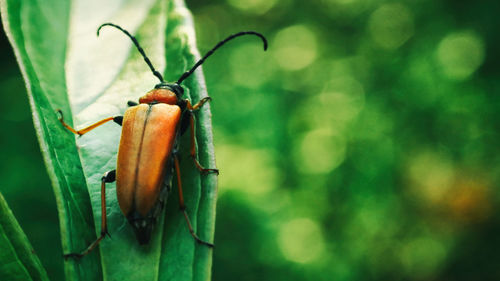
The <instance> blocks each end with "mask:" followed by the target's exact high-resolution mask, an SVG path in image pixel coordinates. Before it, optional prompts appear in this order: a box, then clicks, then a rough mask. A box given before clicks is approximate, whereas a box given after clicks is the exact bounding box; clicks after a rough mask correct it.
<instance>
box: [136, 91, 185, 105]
mask: <svg viewBox="0 0 500 281" xmlns="http://www.w3.org/2000/svg"><path fill="white" fill-rule="evenodd" d="M139 103H166V104H171V105H175V104H177V96H176V95H175V93H174V92H173V91H171V90H169V89H162V88H160V89H153V90H151V91H149V92H148V93H147V94H145V95H144V96H142V97H141V98H140V99H139Z"/></svg>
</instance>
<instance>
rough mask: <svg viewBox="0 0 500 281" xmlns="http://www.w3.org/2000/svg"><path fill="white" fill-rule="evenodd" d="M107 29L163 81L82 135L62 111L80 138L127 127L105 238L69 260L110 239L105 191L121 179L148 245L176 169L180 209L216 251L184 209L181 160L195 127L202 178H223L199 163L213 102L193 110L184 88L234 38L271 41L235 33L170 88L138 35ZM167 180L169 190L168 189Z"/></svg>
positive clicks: (124, 203) (126, 203) (127, 206)
mask: <svg viewBox="0 0 500 281" xmlns="http://www.w3.org/2000/svg"><path fill="white" fill-rule="evenodd" d="M104 26H112V27H115V28H117V29H119V30H121V31H122V32H123V33H125V34H126V35H127V36H128V37H129V38H130V39H131V40H132V42H133V43H134V45H135V46H136V47H137V50H138V51H139V52H140V53H141V55H142V56H143V58H144V61H145V62H146V63H147V65H148V66H149V68H150V69H151V71H152V72H153V74H154V75H155V76H156V77H158V79H159V80H160V83H159V84H157V85H156V86H155V88H154V89H153V90H151V91H149V92H148V93H147V94H146V95H144V96H143V97H141V98H140V99H139V104H137V103H135V102H129V103H128V105H129V106H131V108H129V109H127V110H126V111H125V114H124V115H123V116H114V117H109V118H105V119H103V120H101V121H99V122H97V123H95V124H93V125H90V126H88V127H86V128H84V129H81V130H75V129H73V128H72V127H70V126H69V125H68V124H66V123H65V122H64V119H63V114H62V112H61V111H60V110H59V111H58V112H59V114H60V116H59V121H61V123H62V125H63V126H64V127H66V128H67V129H68V130H69V131H71V132H72V133H74V134H77V135H83V134H85V133H87V132H89V131H91V130H93V129H95V128H97V127H98V126H100V125H102V124H104V123H106V122H109V121H114V122H115V123H117V124H119V125H122V134H121V139H120V147H119V149H118V159H117V166H116V170H112V171H109V172H106V173H105V174H104V175H103V177H102V179H101V213H102V215H101V235H100V236H99V237H98V238H97V239H96V240H95V241H94V242H93V243H92V244H90V245H89V246H88V248H87V249H85V250H84V251H83V252H81V253H70V254H66V255H64V256H65V257H66V258H69V257H75V258H79V257H83V256H85V255H86V254H88V253H89V252H90V251H92V249H94V248H95V247H96V246H97V245H98V244H99V243H100V242H101V240H102V239H104V237H105V236H106V234H108V235H109V233H108V228H107V221H106V197H105V187H106V183H111V182H114V181H115V180H116V195H117V197H118V203H119V205H120V209H121V211H122V212H123V214H124V215H125V216H126V217H127V219H128V221H129V223H130V224H131V225H132V228H133V229H134V232H135V234H136V237H137V240H138V241H139V243H140V244H146V243H148V242H149V240H150V238H151V232H152V229H153V226H154V224H155V221H156V218H157V217H158V215H159V213H160V211H161V210H162V209H163V206H164V204H165V201H166V196H167V194H168V191H169V189H170V186H171V179H172V175H173V171H174V170H175V173H176V175H177V183H178V188H179V205H180V210H181V211H182V212H183V214H184V218H185V219H186V223H187V226H188V228H189V232H190V233H191V235H192V236H193V238H194V239H195V240H196V241H198V242H199V243H201V244H204V245H207V246H209V247H213V244H211V243H209V242H206V241H203V240H201V239H199V238H198V236H197V235H196V233H195V232H194V230H193V228H192V226H191V223H190V221H189V217H188V215H187V212H186V206H185V205H184V198H183V194H182V184H181V177H180V171H179V157H178V155H177V153H178V146H179V136H180V135H181V134H183V133H184V131H185V129H187V126H183V125H184V124H189V126H190V131H191V153H190V154H191V158H192V159H193V161H194V164H195V165H196V167H197V168H198V169H199V170H200V172H202V173H217V174H218V173H219V171H218V170H217V169H206V168H204V167H203V166H201V165H200V163H199V162H198V160H197V159H196V154H197V153H196V147H195V135H194V115H193V112H194V111H196V110H198V109H199V108H200V107H201V106H203V104H205V103H206V102H207V101H208V100H210V97H205V98H203V99H201V100H200V101H199V102H198V103H196V104H195V105H192V104H191V102H190V101H189V100H188V99H182V95H183V93H184V90H183V88H182V87H181V86H180V84H181V83H182V81H184V79H186V78H187V77H188V76H189V75H191V74H192V73H193V72H194V70H195V69H196V68H197V67H198V66H200V65H201V64H202V63H203V62H204V61H205V59H207V58H208V57H209V56H210V55H212V53H213V52H214V51H215V50H216V49H218V48H219V47H221V46H222V45H223V44H225V43H226V42H228V41H229V40H231V39H233V38H236V37H238V36H242V35H247V34H249V35H256V36H258V37H260V38H261V39H262V41H263V42H264V50H266V49H267V41H266V39H265V37H264V36H263V35H261V34H260V33H257V32H254V31H245V32H239V33H236V34H233V35H231V36H229V37H227V38H226V39H224V40H222V41H220V42H219V43H218V44H217V45H215V47H214V48H212V49H211V50H210V51H209V52H208V53H207V54H206V55H205V56H204V57H203V58H201V59H200V60H199V61H198V62H197V63H196V64H195V65H194V66H193V67H192V68H191V69H190V70H189V71H186V72H185V73H184V74H183V75H182V76H181V77H180V78H179V80H177V82H175V83H166V82H165V81H164V80H163V76H162V75H161V74H160V73H159V72H158V71H156V69H155V68H154V67H153V65H152V63H151V61H150V60H149V58H148V57H147V56H146V54H145V52H144V50H143V49H142V48H141V47H140V45H139V42H138V41H137V39H136V38H135V37H134V36H132V35H131V34H130V33H129V32H128V31H126V30H125V29H123V28H121V27H120V26H118V25H115V24H112V23H105V24H102V25H101V26H100V27H99V29H98V30H97V35H98V36H99V31H100V30H101V28H102V27H104ZM165 181H166V185H165V184H164V183H165Z"/></svg>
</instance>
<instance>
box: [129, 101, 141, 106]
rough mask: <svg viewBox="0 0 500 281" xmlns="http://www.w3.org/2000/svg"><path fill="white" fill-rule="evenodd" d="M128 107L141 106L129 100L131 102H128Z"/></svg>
mask: <svg viewBox="0 0 500 281" xmlns="http://www.w3.org/2000/svg"><path fill="white" fill-rule="evenodd" d="M127 105H128V106H136V105H139V104H138V103H136V102H135V101H131V100H129V101H128V102H127Z"/></svg>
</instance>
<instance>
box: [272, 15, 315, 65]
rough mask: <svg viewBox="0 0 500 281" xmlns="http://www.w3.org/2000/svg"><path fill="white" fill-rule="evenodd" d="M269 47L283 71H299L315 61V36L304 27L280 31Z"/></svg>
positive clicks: (291, 27) (298, 26)
mask: <svg viewBox="0 0 500 281" xmlns="http://www.w3.org/2000/svg"><path fill="white" fill-rule="evenodd" d="M271 45H272V46H273V48H272V50H273V53H274V58H275V59H276V61H277V62H278V65H279V66H280V67H281V68H283V69H285V70H300V69H302V68H304V67H307V66H308V65H310V64H311V63H312V62H314V60H315V59H316V52H317V50H316V49H317V42H316V35H315V34H314V33H313V31H311V30H310V29H309V28H308V27H306V26H304V25H294V26H290V27H287V28H285V29H282V30H281V31H280V32H278V34H277V35H276V37H275V38H274V41H273V42H272V44H271Z"/></svg>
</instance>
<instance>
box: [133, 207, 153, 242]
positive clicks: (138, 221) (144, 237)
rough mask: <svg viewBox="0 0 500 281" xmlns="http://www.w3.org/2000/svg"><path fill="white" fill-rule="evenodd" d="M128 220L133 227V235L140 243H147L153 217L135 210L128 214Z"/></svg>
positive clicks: (149, 238) (151, 230)
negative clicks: (146, 216)
mask: <svg viewBox="0 0 500 281" xmlns="http://www.w3.org/2000/svg"><path fill="white" fill-rule="evenodd" d="M128 222H129V223H130V224H131V225H132V228H133V229H134V233H135V237H136V238H137V241H138V242H139V244H141V245H145V244H148V243H149V240H151V233H152V232H153V226H154V219H152V218H145V217H143V216H141V215H140V214H139V213H137V212H133V213H132V214H130V215H128Z"/></svg>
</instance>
